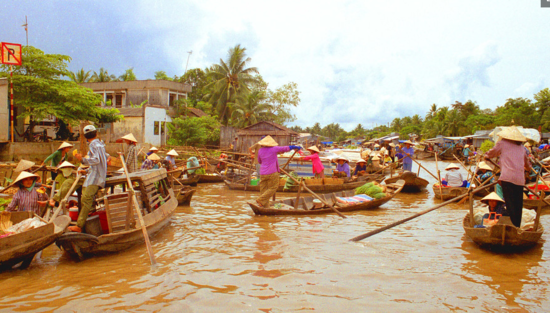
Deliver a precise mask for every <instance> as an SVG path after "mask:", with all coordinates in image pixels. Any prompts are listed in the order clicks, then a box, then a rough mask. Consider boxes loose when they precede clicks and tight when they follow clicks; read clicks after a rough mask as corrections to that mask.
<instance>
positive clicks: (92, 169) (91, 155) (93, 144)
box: [69, 125, 111, 232]
mask: <svg viewBox="0 0 550 313" xmlns="http://www.w3.org/2000/svg"><path fill="white" fill-rule="evenodd" d="M84 137H85V138H86V140H87V141H88V144H89V148H90V150H89V151H88V154H87V157H83V156H82V154H80V153H77V154H76V155H75V157H76V159H77V160H79V161H80V162H81V163H82V164H83V165H87V166H89V168H88V170H87V172H86V171H83V170H82V172H84V174H86V180H85V181H84V184H83V185H82V187H83V190H82V198H81V199H82V200H81V204H82V207H81V208H80V213H79V214H78V220H77V223H76V226H69V230H70V231H73V232H82V229H83V228H84V226H85V225H86V219H88V214H89V213H90V211H91V210H92V205H93V204H94V197H95V195H96V194H97V192H98V191H99V189H100V188H104V187H105V180H106V179H107V163H109V162H110V160H111V156H110V155H109V154H108V153H107V152H106V151H105V144H104V143H103V141H101V140H100V139H99V138H98V136H97V129H96V128H95V127H94V126H93V125H88V126H86V127H84Z"/></svg>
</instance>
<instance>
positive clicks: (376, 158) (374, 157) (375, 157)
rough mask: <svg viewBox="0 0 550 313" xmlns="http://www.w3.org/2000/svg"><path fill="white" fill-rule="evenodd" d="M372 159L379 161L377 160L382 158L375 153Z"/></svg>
mask: <svg viewBox="0 0 550 313" xmlns="http://www.w3.org/2000/svg"><path fill="white" fill-rule="evenodd" d="M372 160H373V161H377V160H380V158H379V157H378V155H374V156H373V157H372Z"/></svg>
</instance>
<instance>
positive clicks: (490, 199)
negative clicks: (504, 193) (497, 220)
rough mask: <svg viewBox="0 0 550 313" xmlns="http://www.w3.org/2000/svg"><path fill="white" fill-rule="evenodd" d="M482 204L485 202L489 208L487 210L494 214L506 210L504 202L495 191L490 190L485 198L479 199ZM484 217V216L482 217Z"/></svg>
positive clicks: (502, 212)
mask: <svg viewBox="0 0 550 313" xmlns="http://www.w3.org/2000/svg"><path fill="white" fill-rule="evenodd" d="M481 202H482V203H483V204H486V205H487V206H488V208H489V212H491V213H493V212H494V213H496V214H504V213H505V212H506V204H505V203H504V200H502V198H501V197H499V195H497V193H496V192H494V191H493V192H491V193H490V194H488V195H487V196H485V198H483V199H481ZM484 218H486V217H484Z"/></svg>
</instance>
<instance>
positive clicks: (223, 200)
mask: <svg viewBox="0 0 550 313" xmlns="http://www.w3.org/2000/svg"><path fill="white" fill-rule="evenodd" d="M423 163H424V165H425V166H426V167H427V168H428V169H429V170H430V171H432V172H433V173H436V171H435V163H434V162H423ZM446 164H447V163H444V162H440V168H444V166H445V165H446ZM416 169H417V167H416V165H414V166H413V170H415V171H416ZM420 176H421V177H424V178H426V179H428V180H429V181H430V182H431V183H433V182H434V181H436V180H435V179H434V178H432V177H431V176H429V174H427V173H426V172H425V171H424V170H422V171H421V172H420ZM197 189H198V190H197V192H196V193H195V195H194V197H193V200H192V202H191V206H190V207H180V208H178V210H177V211H176V214H175V215H174V217H173V218H172V222H171V224H170V225H169V226H168V227H166V228H165V229H164V230H163V231H162V232H161V233H159V234H158V235H157V236H156V237H154V238H153V239H152V245H153V250H154V252H155V256H156V259H157V262H158V263H159V265H158V267H157V268H156V269H154V270H152V269H151V266H150V265H149V259H148V257H147V252H146V249H145V246H144V245H140V246H137V247H134V248H133V249H131V250H128V251H125V252H122V253H119V254H115V255H108V256H102V257H96V258H91V259H87V260H85V261H82V262H76V261H74V260H72V259H70V258H68V257H67V256H66V255H64V254H63V253H62V252H61V251H60V250H59V249H58V248H57V247H56V246H55V245H52V246H50V247H48V248H47V249H45V250H44V252H43V254H42V257H41V258H40V259H39V260H36V259H35V261H33V263H32V264H31V266H30V267H29V268H28V269H26V270H12V271H8V272H3V273H0V282H1V284H2V292H1V294H2V296H1V297H0V310H1V311H3V312H14V311H34V312H52V311H53V312H99V311H128V312H302V311H306V312H309V311H317V312H397V311H400V312H404V311H413V312H442V311H451V312H545V311H546V312H548V311H549V310H550V300H549V296H550V292H549V290H548V283H549V281H550V275H549V274H550V263H548V262H547V260H548V257H549V252H548V251H549V249H550V247H548V246H547V245H546V243H545V241H546V240H548V236H549V234H548V233H545V234H544V235H543V239H542V240H541V242H540V243H539V244H538V245H537V246H535V247H534V248H533V249H530V250H528V251H526V252H523V253H515V254H497V253H493V252H490V251H486V250H482V249H480V248H479V247H478V246H477V245H476V244H474V243H473V242H472V241H471V240H470V239H469V238H467V237H466V236H465V234H464V230H463V229H462V219H463V217H464V215H465V214H466V212H467V211H466V206H458V205H456V204H454V205H449V206H446V207H443V208H441V209H439V210H436V211H433V212H431V213H428V214H426V215H423V216H421V217H419V218H416V219H414V220H412V221H410V222H407V223H405V224H402V225H400V226H397V227H395V228H393V229H390V230H387V231H385V232H382V233H380V234H378V235H375V236H373V237H370V238H368V239H366V240H363V241H361V242H358V243H353V242H350V241H348V239H350V238H352V237H355V236H357V235H359V234H362V233H365V232H367V231H370V230H373V229H375V228H378V227H381V226H384V225H386V224H389V223H391V222H394V221H397V220H400V219H403V218H405V217H407V216H410V215H412V214H414V213H417V212H420V211H422V210H425V209H427V208H429V207H431V206H433V205H434V204H437V203H439V200H434V199H433V198H434V197H433V192H432V190H431V184H430V186H428V188H427V189H426V190H425V191H423V192H421V193H416V194H405V193H401V194H399V195H397V196H396V197H395V198H394V199H393V200H392V201H390V202H388V203H386V204H385V205H384V206H382V207H380V208H379V209H377V210H373V211H364V212H356V213H351V214H347V216H348V218H347V219H342V218H340V217H338V216H336V215H334V214H330V215H324V216H310V217H292V216H289V217H257V216H254V215H253V213H252V211H251V210H250V209H249V208H248V206H247V205H246V201H248V200H251V199H254V198H255V196H256V195H257V194H256V193H253V192H242V191H229V190H228V189H226V188H225V187H224V185H223V184H210V185H199V187H197ZM284 196H291V195H289V194H278V197H279V198H280V197H284ZM541 223H542V224H543V225H544V226H548V225H549V223H550V218H549V216H548V215H543V216H542V217H541Z"/></svg>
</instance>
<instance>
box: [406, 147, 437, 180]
mask: <svg viewBox="0 0 550 313" xmlns="http://www.w3.org/2000/svg"><path fill="white" fill-rule="evenodd" d="M401 151H403V150H401ZM403 152H405V151H403ZM405 154H406V155H407V156H408V157H409V158H411V160H413V161H414V162H415V163H416V164H418V166H420V167H422V168H423V169H424V170H425V171H426V172H428V174H430V175H432V177H433V178H435V179H437V176H435V175H434V174H432V172H430V171H428V169H427V168H425V167H424V166H423V165H422V164H420V162H418V161H417V160H415V159H413V158H412V156H411V155H410V154H408V153H407V152H405Z"/></svg>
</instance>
